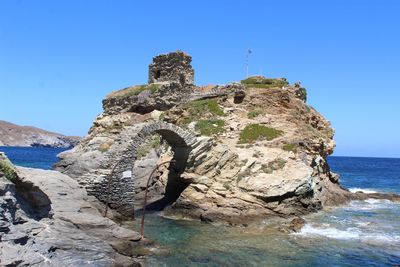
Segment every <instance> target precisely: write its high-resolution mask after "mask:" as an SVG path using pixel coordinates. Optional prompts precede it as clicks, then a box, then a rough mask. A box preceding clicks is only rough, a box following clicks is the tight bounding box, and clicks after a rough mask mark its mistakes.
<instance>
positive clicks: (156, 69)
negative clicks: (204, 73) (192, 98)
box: [149, 50, 194, 86]
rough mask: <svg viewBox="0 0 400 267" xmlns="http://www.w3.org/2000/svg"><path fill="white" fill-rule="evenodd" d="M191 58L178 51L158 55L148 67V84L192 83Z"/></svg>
mask: <svg viewBox="0 0 400 267" xmlns="http://www.w3.org/2000/svg"><path fill="white" fill-rule="evenodd" d="M191 62H192V57H191V56H189V55H188V54H186V53H184V52H182V51H180V50H178V51H176V52H171V53H168V54H163V55H158V56H156V57H154V58H153V63H151V64H150V65H149V83H156V82H177V83H179V84H181V85H182V86H183V85H192V84H193V83H194V70H193V68H192V65H190V63H191Z"/></svg>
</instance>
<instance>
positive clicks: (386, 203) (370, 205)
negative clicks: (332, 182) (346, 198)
mask: <svg viewBox="0 0 400 267" xmlns="http://www.w3.org/2000/svg"><path fill="white" fill-rule="evenodd" d="M395 204H396V203H394V202H392V201H390V200H388V199H373V198H369V199H366V200H354V201H351V202H350V204H349V206H348V207H346V208H345V209H347V210H356V211H357V210H378V209H387V208H392V207H393V205H395Z"/></svg>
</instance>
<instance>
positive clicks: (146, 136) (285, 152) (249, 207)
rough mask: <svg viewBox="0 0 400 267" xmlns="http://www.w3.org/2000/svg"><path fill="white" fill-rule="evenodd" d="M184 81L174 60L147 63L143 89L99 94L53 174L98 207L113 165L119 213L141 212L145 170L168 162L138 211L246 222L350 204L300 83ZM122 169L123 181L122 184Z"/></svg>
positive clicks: (324, 128)
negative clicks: (96, 110)
mask: <svg viewBox="0 0 400 267" xmlns="http://www.w3.org/2000/svg"><path fill="white" fill-rule="evenodd" d="M179 59H181V60H182V62H177V60H179ZM168 60H171V62H169V61H168ZM170 66H176V68H174V70H173V71H172V69H171V68H170ZM193 73H194V72H193V70H192V68H191V65H190V57H188V56H185V54H182V52H175V53H171V54H168V55H163V56H159V57H156V58H154V62H153V63H152V64H151V65H150V68H149V82H153V83H151V84H148V85H145V86H133V87H129V88H125V89H123V90H120V91H117V92H113V93H111V94H110V95H108V96H107V97H106V99H105V100H104V101H103V108H104V112H103V114H101V115H100V116H98V117H97V118H96V120H95V121H94V123H93V126H92V128H91V129H90V131H89V135H88V136H87V137H86V138H85V139H84V140H83V141H82V142H81V143H80V144H79V145H78V146H77V147H75V148H74V149H73V150H70V151H68V152H65V153H62V154H61V155H60V157H61V158H62V160H61V161H60V162H59V163H58V164H57V169H58V170H60V171H62V172H65V173H67V174H68V175H71V176H73V177H74V178H75V179H77V181H78V182H79V183H80V184H81V185H83V186H84V187H85V188H86V189H87V190H88V192H89V193H90V194H92V195H94V196H96V197H97V198H98V199H100V200H103V201H105V200H106V192H107V191H106V187H107V186H106V185H107V180H108V177H109V176H110V172H111V169H112V168H113V166H114V165H115V164H116V163H117V162H119V160H120V159H122V161H121V162H120V164H119V165H118V167H117V168H116V172H115V173H114V175H113V183H112V188H113V190H112V194H111V202H110V206H111V207H113V208H116V209H118V210H119V211H121V212H123V213H125V214H127V215H129V214H131V213H132V209H134V208H135V206H136V208H138V206H139V205H141V203H142V201H143V196H144V189H145V187H146V181H147V178H148V176H149V174H150V172H151V171H152V170H153V168H154V167H155V166H156V165H157V163H160V162H163V161H165V160H171V159H173V160H174V163H172V164H170V165H169V166H167V167H165V168H161V169H160V170H159V172H158V173H157V175H156V178H155V179H154V180H153V181H152V182H151V183H150V188H149V190H150V192H149V196H150V201H149V203H150V204H149V206H148V208H153V209H164V211H165V214H167V215H170V216H179V217H189V218H195V219H201V220H203V221H207V222H217V221H221V222H227V223H230V224H248V223H249V222H251V221H255V220H258V219H264V218H267V217H285V218H287V217H293V216H299V215H304V214H307V213H310V212H315V211H318V210H321V209H323V208H325V207H329V206H333V205H339V204H343V203H345V202H347V201H349V200H351V199H353V198H354V197H355V196H354V195H353V194H352V193H351V192H349V191H348V190H346V189H344V188H342V187H341V186H340V184H339V177H338V175H336V174H334V173H332V172H331V171H330V168H329V165H328V163H327V160H326V159H327V156H328V155H330V154H331V153H332V152H333V149H334V147H335V142H334V141H333V135H334V130H333V129H332V127H331V125H330V122H329V121H327V120H326V119H325V118H324V117H323V116H322V115H321V114H319V113H318V112H317V111H316V110H315V109H313V108H312V107H311V106H309V105H307V104H306V99H307V94H306V90H305V88H303V87H302V86H301V85H300V83H295V84H293V85H290V84H289V83H288V82H287V80H286V79H284V78H277V79H271V78H265V77H262V76H256V77H250V78H248V79H246V80H243V81H241V82H240V83H232V84H229V85H224V86H206V87H198V86H195V85H193V84H192V81H193ZM151 133H157V134H159V135H161V137H160V136H158V137H157V136H156V137H154V136H151ZM189 136H192V137H190V138H188V137H189ZM187 140H189V141H187ZM166 144H169V145H170V146H171V148H168V147H167V146H165V145H166ZM127 170H132V172H133V178H132V179H130V178H129V177H128V178H127V177H125V178H122V173H123V172H124V171H127ZM360 197H361V196H360ZM139 207H140V206H139Z"/></svg>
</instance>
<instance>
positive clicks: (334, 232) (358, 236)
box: [292, 224, 400, 245]
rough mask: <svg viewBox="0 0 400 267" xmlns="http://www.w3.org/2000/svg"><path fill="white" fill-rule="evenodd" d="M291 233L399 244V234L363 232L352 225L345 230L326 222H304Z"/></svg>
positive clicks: (377, 243)
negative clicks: (301, 226) (328, 224)
mask: <svg viewBox="0 0 400 267" xmlns="http://www.w3.org/2000/svg"><path fill="white" fill-rule="evenodd" d="M292 235H295V236H303V237H327V238H331V239H341V240H360V241H361V242H365V243H368V244H374V245H385V244H389V243H390V244H400V235H393V234H390V233H377V232H374V233H371V232H363V231H361V229H359V228H354V227H350V228H347V229H346V230H340V229H337V228H333V227H326V224H324V225H319V226H315V225H310V224H306V225H305V226H304V227H303V228H302V229H301V231H300V232H298V233H294V234H292Z"/></svg>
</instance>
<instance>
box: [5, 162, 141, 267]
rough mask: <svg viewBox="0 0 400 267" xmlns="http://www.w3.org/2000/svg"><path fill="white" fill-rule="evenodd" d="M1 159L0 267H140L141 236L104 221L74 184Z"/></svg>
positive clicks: (108, 220) (58, 174)
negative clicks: (136, 252)
mask: <svg viewBox="0 0 400 267" xmlns="http://www.w3.org/2000/svg"><path fill="white" fill-rule="evenodd" d="M1 157H3V159H0V163H1V165H0V170H1V171H0V229H1V231H0V240H1V243H0V250H1V253H0V260H1V265H2V266H31V265H38V266H140V264H139V263H137V262H136V261H135V260H134V258H133V257H134V256H135V255H132V254H133V252H132V251H133V250H134V248H135V247H138V246H140V243H141V242H139V240H140V235H139V234H138V233H136V232H134V231H131V230H128V229H125V228H122V227H119V226H118V225H117V224H116V223H114V222H113V221H112V220H110V219H108V218H104V217H103V216H102V215H101V214H100V212H99V211H98V209H97V208H96V206H97V205H99V204H98V203H97V201H96V200H95V199H93V197H89V196H87V194H86V192H85V191H84V190H82V189H81V188H80V187H79V185H78V184H77V183H76V181H74V180H72V179H71V178H70V177H68V176H66V175H63V174H60V173H58V172H55V171H45V170H38V169H28V168H17V169H15V168H14V167H13V166H12V165H10V164H9V162H7V161H6V160H5V159H4V156H1Z"/></svg>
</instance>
